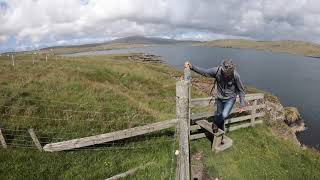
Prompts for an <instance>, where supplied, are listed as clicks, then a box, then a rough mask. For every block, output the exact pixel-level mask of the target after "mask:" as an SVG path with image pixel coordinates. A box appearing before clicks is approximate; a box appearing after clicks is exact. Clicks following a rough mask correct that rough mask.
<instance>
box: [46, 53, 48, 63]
mask: <svg viewBox="0 0 320 180" xmlns="http://www.w3.org/2000/svg"><path fill="white" fill-rule="evenodd" d="M46 62H48V55H47V54H46Z"/></svg>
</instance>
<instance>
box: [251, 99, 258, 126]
mask: <svg viewBox="0 0 320 180" xmlns="http://www.w3.org/2000/svg"><path fill="white" fill-rule="evenodd" d="M257 102H258V100H254V101H253V104H252V111H251V121H250V123H251V126H252V127H254V126H255V118H256V111H257Z"/></svg>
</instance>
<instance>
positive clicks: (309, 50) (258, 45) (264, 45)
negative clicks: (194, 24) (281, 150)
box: [198, 39, 320, 58]
mask: <svg viewBox="0 0 320 180" xmlns="http://www.w3.org/2000/svg"><path fill="white" fill-rule="evenodd" d="M198 45H202V46H215V47H222V48H248V49H257V50H262V51H272V52H279V53H291V54H299V55H303V56H309V57H317V58H319V57H320V45H319V44H315V43H310V42H305V41H292V40H283V41H253V40H246V39H223V40H214V41H207V42H203V43H199V44H198Z"/></svg>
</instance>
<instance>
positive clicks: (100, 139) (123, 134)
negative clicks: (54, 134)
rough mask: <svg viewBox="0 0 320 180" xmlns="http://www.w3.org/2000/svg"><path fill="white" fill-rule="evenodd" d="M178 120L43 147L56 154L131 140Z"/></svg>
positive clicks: (171, 124) (165, 127) (172, 124)
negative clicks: (57, 152) (121, 140)
mask: <svg viewBox="0 0 320 180" xmlns="http://www.w3.org/2000/svg"><path fill="white" fill-rule="evenodd" d="M176 123H177V120H176V119H172V120H167V121H161V122H157V123H153V124H148V125H145V126H139V127H134V128H130V129H125V130H121V131H116V132H111V133H106V134H99V135H96V136H89V137H84V138H79V139H72V140H68V141H62V142H57V143H51V144H47V145H45V146H44V147H43V150H44V151H49V152H54V151H65V150H70V149H75V148H81V147H86V146H92V145H96V144H102V143H106V142H111V141H116V140H120V139H125V138H130V137H134V136H139V135H142V134H147V133H151V132H154V131H159V130H162V129H167V128H169V127H172V126H174V125H176Z"/></svg>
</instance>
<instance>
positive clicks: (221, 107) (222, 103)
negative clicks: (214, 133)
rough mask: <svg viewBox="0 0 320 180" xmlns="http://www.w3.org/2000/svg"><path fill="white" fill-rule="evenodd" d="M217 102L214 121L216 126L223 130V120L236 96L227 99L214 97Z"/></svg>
mask: <svg viewBox="0 0 320 180" xmlns="http://www.w3.org/2000/svg"><path fill="white" fill-rule="evenodd" d="M216 102H217V112H216V118H215V121H214V123H215V124H216V125H217V126H218V128H219V129H222V130H223V131H224V121H225V120H226V119H227V117H228V116H229V114H230V112H231V109H232V107H233V105H234V103H235V102H236V98H230V99H227V100H223V99H216Z"/></svg>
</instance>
